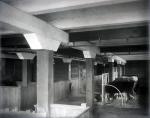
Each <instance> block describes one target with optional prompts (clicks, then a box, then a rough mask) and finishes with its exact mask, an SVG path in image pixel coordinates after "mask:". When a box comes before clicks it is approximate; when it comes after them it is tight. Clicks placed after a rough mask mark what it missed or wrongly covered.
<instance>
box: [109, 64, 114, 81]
mask: <svg viewBox="0 0 150 118" xmlns="http://www.w3.org/2000/svg"><path fill="white" fill-rule="evenodd" d="M108 63H109V82H111V81H113V80H114V79H115V78H114V62H108Z"/></svg>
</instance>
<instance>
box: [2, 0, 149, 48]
mask: <svg viewBox="0 0 150 118" xmlns="http://www.w3.org/2000/svg"><path fill="white" fill-rule="evenodd" d="M1 1H3V2H5V3H7V4H9V5H11V6H13V7H15V8H17V9H18V10H19V11H20V10H21V11H24V12H27V13H29V14H30V15H35V16H36V17H38V18H40V19H42V20H44V21H46V22H47V23H48V24H50V25H53V26H55V27H57V28H59V29H62V30H66V31H68V32H69V34H70V36H71V37H70V38H71V39H70V41H89V40H91V42H88V43H91V44H94V45H95V46H96V47H99V46H100V47H101V46H103V45H102V43H101V44H100V42H99V39H102V40H108V39H109V41H110V42H105V41H104V42H103V43H104V44H105V45H104V47H105V46H108V45H109V46H112V45H111V44H113V46H116V45H118V43H115V41H117V40H120V41H119V45H120V46H124V45H125V46H131V45H130V44H129V45H128V42H126V39H129V38H132V39H131V42H132V43H133V44H134V43H136V45H145V41H147V38H148V35H147V34H145V33H147V30H148V29H147V28H146V27H145V26H146V25H147V22H148V18H149V16H148V5H147V1H148V0H74V1H73V0H1ZM0 13H1V12H0ZM114 29H115V30H114ZM87 31H90V32H87ZM26 32H27V31H25V30H21V29H20V28H17V27H15V26H13V25H11V24H7V23H1V22H0V34H5V35H7V34H18V33H26ZM82 32H83V34H82ZM91 32H93V33H91ZM77 38H78V39H77ZM111 41H112V42H111ZM122 41H124V43H123V44H122ZM117 42H118V41H117ZM139 42H140V43H139ZM146 43H147V42H146Z"/></svg>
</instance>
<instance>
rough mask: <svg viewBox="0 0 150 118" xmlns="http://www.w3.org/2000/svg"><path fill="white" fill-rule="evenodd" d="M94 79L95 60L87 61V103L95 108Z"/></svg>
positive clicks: (89, 59)
mask: <svg viewBox="0 0 150 118" xmlns="http://www.w3.org/2000/svg"><path fill="white" fill-rule="evenodd" d="M93 79H94V63H93V59H91V58H88V59H86V103H87V105H88V106H90V107H92V106H93V100H94V89H93Z"/></svg>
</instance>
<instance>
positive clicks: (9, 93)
mask: <svg viewBox="0 0 150 118" xmlns="http://www.w3.org/2000/svg"><path fill="white" fill-rule="evenodd" d="M69 86H70V84H69V81H58V82H55V83H54V101H55V102H56V101H58V100H61V99H63V98H65V97H67V96H68V95H69V94H70V91H69V90H70V88H69ZM36 103H37V92H36V83H29V84H28V86H27V87H10V86H0V109H5V108H9V110H11V109H14V108H17V109H18V110H20V109H21V110H27V109H34V105H36Z"/></svg>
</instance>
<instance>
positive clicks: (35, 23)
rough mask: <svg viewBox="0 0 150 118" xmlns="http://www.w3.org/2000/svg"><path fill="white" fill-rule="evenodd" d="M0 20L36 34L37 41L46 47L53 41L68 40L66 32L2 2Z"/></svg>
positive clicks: (64, 41) (65, 41)
mask: <svg viewBox="0 0 150 118" xmlns="http://www.w3.org/2000/svg"><path fill="white" fill-rule="evenodd" d="M0 22H2V23H5V24H9V25H12V26H14V27H17V28H19V29H23V30H26V31H28V32H30V33H35V34H37V35H38V41H39V42H40V43H41V44H42V45H43V46H45V47H46V49H47V47H48V45H49V46H50V45H51V42H54V41H56V42H60V43H61V42H63V43H67V42H68V34H67V33H66V32H64V31H62V30H60V29H58V28H56V27H54V26H52V25H50V24H47V23H46V22H44V21H42V20H40V19H38V18H36V17H35V16H32V15H30V14H28V13H25V12H23V11H21V10H18V9H16V8H14V7H12V6H10V5H8V4H5V3H4V2H0ZM43 49H44V48H43Z"/></svg>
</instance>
